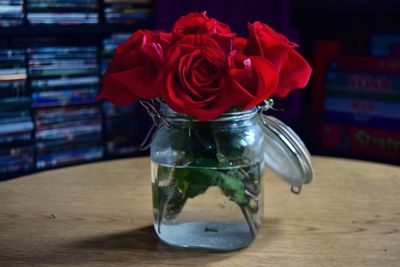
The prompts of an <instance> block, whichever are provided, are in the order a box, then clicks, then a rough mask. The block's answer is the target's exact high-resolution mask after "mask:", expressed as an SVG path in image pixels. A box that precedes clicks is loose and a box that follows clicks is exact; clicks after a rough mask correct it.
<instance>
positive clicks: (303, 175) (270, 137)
mask: <svg viewBox="0 0 400 267" xmlns="http://www.w3.org/2000/svg"><path fill="white" fill-rule="evenodd" d="M260 118H261V122H262V124H263V126H264V127H262V129H263V131H264V133H265V139H266V140H265V143H264V144H265V149H264V161H265V163H266V164H267V165H268V166H269V167H270V168H271V169H272V171H273V172H275V173H276V174H277V175H278V176H280V177H281V178H282V179H283V180H284V181H285V182H287V183H289V184H291V185H292V187H291V191H292V192H293V193H295V194H299V193H300V191H301V188H302V187H303V185H304V184H308V183H310V182H311V181H312V180H313V169H312V165H311V156H310V153H309V152H308V150H307V148H306V146H305V145H304V143H303V142H302V141H301V139H300V138H299V136H298V135H297V134H296V133H295V132H294V131H293V130H292V129H291V128H290V127H289V126H287V125H286V124H284V123H283V122H282V121H280V120H278V119H277V118H275V117H272V116H267V115H265V114H262V113H260Z"/></svg>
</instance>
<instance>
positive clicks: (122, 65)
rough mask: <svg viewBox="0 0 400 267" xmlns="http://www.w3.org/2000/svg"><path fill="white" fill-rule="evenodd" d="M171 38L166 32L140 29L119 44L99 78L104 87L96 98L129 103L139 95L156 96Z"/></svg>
mask: <svg viewBox="0 0 400 267" xmlns="http://www.w3.org/2000/svg"><path fill="white" fill-rule="evenodd" d="M170 39H171V37H170V34H167V33H163V32H155V31H154V32H152V31H143V30H140V31H137V32H135V33H134V34H133V35H132V36H131V37H130V38H129V39H128V40H127V41H126V42H123V43H121V44H120V45H119V46H118V47H117V49H116V51H115V53H114V56H113V58H112V60H111V63H110V66H109V67H108V70H107V73H106V74H105V75H104V77H103V79H102V84H103V87H104V88H103V91H102V92H101V94H100V95H99V97H98V98H99V99H107V100H109V101H111V102H113V103H114V104H117V105H129V104H131V103H133V102H135V101H137V100H138V99H139V98H143V99H152V98H155V97H158V96H159V95H160V89H161V87H160V85H159V81H160V76H159V73H160V70H161V68H162V67H163V64H164V54H165V51H164V49H165V47H167V46H168V45H169V43H170Z"/></svg>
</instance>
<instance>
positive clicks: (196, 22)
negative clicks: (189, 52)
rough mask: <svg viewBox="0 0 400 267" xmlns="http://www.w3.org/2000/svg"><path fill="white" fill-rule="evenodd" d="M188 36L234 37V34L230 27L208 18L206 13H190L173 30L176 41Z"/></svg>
mask: <svg viewBox="0 0 400 267" xmlns="http://www.w3.org/2000/svg"><path fill="white" fill-rule="evenodd" d="M188 34H208V35H214V34H217V35H221V36H227V37H232V36H234V35H235V34H233V33H232V32H231V30H230V28H229V26H228V25H226V24H223V23H221V22H219V21H217V20H216V19H212V18H209V17H207V15H206V12H201V13H189V14H188V15H186V16H182V17H180V18H179V19H178V20H177V21H176V22H175V24H174V26H173V28H172V35H173V37H174V39H179V38H181V37H183V36H184V35H188Z"/></svg>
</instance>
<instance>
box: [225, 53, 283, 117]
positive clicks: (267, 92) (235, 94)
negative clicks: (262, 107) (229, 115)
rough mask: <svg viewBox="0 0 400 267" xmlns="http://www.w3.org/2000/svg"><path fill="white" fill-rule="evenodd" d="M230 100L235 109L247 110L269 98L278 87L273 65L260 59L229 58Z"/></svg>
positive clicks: (236, 54)
mask: <svg viewBox="0 0 400 267" xmlns="http://www.w3.org/2000/svg"><path fill="white" fill-rule="evenodd" d="M230 65H231V67H230V70H229V71H230V76H231V79H232V80H231V96H230V97H231V98H232V99H233V101H234V106H235V107H240V108H242V109H248V108H252V107H254V106H256V105H257V104H259V103H261V102H263V101H264V100H265V99H267V98H268V97H270V96H271V95H272V94H273V93H274V92H275V91H276V88H277V86H278V81H279V76H278V73H277V71H276V69H275V67H274V65H273V64H272V63H271V62H269V61H268V60H265V59H264V58H262V57H256V56H251V57H247V56H244V55H243V54H238V53H235V52H233V53H232V55H231V56H230Z"/></svg>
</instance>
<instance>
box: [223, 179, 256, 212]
mask: <svg viewBox="0 0 400 267" xmlns="http://www.w3.org/2000/svg"><path fill="white" fill-rule="evenodd" d="M220 188H221V190H222V191H223V192H224V194H225V195H226V196H228V197H229V198H230V200H232V201H234V202H236V203H237V204H239V205H246V204H247V203H249V198H248V196H247V195H246V193H245V191H246V188H245V185H244V183H243V181H241V180H239V179H238V178H235V177H232V176H229V175H226V174H224V173H221V181H220Z"/></svg>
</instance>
